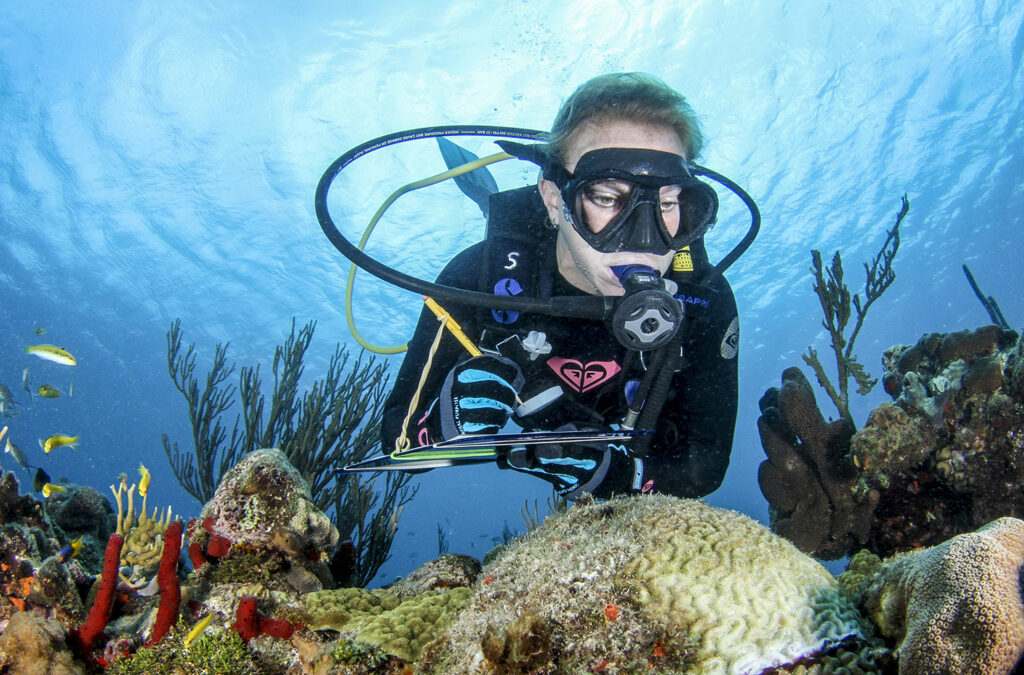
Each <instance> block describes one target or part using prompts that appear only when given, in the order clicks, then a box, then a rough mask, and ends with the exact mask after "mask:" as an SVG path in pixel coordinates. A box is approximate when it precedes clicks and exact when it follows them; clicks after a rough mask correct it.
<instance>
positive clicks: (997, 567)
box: [864, 518, 1024, 675]
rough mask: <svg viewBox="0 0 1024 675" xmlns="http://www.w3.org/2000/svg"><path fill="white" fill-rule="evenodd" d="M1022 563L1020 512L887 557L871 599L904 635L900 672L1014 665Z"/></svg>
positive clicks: (1020, 642)
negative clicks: (1018, 516) (933, 543)
mask: <svg viewBox="0 0 1024 675" xmlns="http://www.w3.org/2000/svg"><path fill="white" fill-rule="evenodd" d="M1022 563H1024V521H1021V520H1018V519H1016V518H1000V519H999V520H995V521H993V522H991V523H989V524H988V525H986V526H984V527H982V528H980V529H979V530H977V531H976V532H972V533H968V534H962V535H959V536H956V537H953V538H952V539H950V540H949V541H946V542H944V543H942V544H940V545H938V546H933V547H932V548H928V549H920V550H917V551H911V552H909V553H905V554H902V555H898V556H894V557H893V558H890V559H889V560H887V561H885V562H884V563H883V567H882V570H881V571H880V573H879V574H878V575H877V576H876V577H875V578H874V579H873V580H872V581H871V582H870V584H869V586H868V588H867V590H866V592H865V597H864V605H865V608H866V609H867V610H868V611H869V612H870V614H871V616H872V618H873V619H874V620H875V622H876V623H877V624H878V626H879V628H880V629H881V630H882V632H883V633H884V634H885V635H887V636H888V637H890V638H895V639H899V640H901V642H900V646H899V657H900V659H899V660H900V675H925V674H927V675H947V674H948V675H953V674H955V673H986V674H988V675H1000V674H1003V673H1009V672H1010V671H1012V670H1013V668H1014V666H1015V665H1016V664H1017V661H1018V660H1019V659H1020V657H1021V652H1022V651H1024V605H1022V603H1021V597H1020V583H1019V576H1020V569H1021V565H1022Z"/></svg>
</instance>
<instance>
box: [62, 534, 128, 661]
mask: <svg viewBox="0 0 1024 675" xmlns="http://www.w3.org/2000/svg"><path fill="white" fill-rule="evenodd" d="M122 546H124V539H123V538H122V537H121V535H119V534H112V535H110V539H108V540H107V550H106V553H104V555H103V574H102V576H101V578H100V587H99V590H98V591H97V592H96V599H95V600H93V603H92V608H91V609H90V610H89V616H88V617H87V618H86V619H85V623H83V624H82V625H81V626H79V627H78V628H75V629H72V631H71V642H72V643H73V644H74V645H75V647H76V648H77V649H78V652H79V654H81V655H82V656H83V657H84V658H85V659H86V660H87V661H89V662H90V663H94V662H95V661H94V659H93V657H92V651H93V649H94V648H95V647H96V641H97V640H98V639H99V638H100V637H102V635H103V629H104V628H106V627H107V622H108V621H110V613H111V611H112V610H113V609H114V593H115V591H116V590H117V574H118V571H119V570H118V568H119V566H120V562H121V547H122Z"/></svg>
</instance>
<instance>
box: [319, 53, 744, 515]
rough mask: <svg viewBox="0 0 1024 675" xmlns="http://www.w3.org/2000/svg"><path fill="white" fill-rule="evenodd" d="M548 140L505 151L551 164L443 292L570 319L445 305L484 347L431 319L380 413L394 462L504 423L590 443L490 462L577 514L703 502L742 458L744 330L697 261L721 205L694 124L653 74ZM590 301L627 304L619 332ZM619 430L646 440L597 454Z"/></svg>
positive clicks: (461, 260)
mask: <svg viewBox="0 0 1024 675" xmlns="http://www.w3.org/2000/svg"><path fill="white" fill-rule="evenodd" d="M545 140H546V141H547V142H546V143H539V144H532V145H528V144H520V143H513V142H508V141H506V142H499V145H501V147H502V148H503V149H504V150H505V151H506V152H508V153H509V154H511V155H513V156H515V157H518V158H520V159H524V160H527V161H530V162H533V163H535V164H538V165H539V166H540V167H541V176H540V178H539V181H538V184H537V185H536V186H529V187H526V188H520V189H516V190H509V191H505V192H497V193H494V194H492V195H491V196H490V204H489V213H488V232H487V237H486V238H485V240H484V241H482V242H480V243H477V244H475V245H473V246H470V247H469V248H467V249H465V250H464V251H462V252H461V253H460V254H458V255H457V256H456V257H455V258H454V259H453V260H452V261H451V262H450V263H449V264H448V265H447V266H446V267H445V268H444V270H443V271H442V272H441V274H440V275H439V276H438V278H437V281H436V283H437V284H439V285H441V286H444V287H449V288H455V289H465V290H471V291H476V292H478V293H479V292H483V293H488V294H492V296H491V297H501V296H509V297H519V298H540V299H544V298H553V297H555V296H558V297H560V298H562V299H563V300H564V299H566V298H568V299H569V300H570V302H568V303H563V305H562V306H563V307H567V308H569V309H567V310H566V311H564V312H562V314H561V315H552V314H545V313H537V312H529V311H518V310H510V309H503V308H494V307H479V306H469V305H463V304H460V303H456V302H449V303H447V304H446V305H445V309H446V310H447V311H448V312H449V313H450V315H451V317H452V318H453V319H454V320H455V321H456V322H457V324H458V325H459V326H461V328H462V332H463V333H465V334H466V335H467V336H469V339H470V340H471V341H472V342H473V343H474V344H475V345H476V346H478V347H479V350H478V351H476V350H474V351H472V352H470V353H477V354H479V355H476V356H470V353H467V349H466V348H465V347H464V346H463V345H462V344H460V343H459V342H458V341H456V340H453V339H450V338H448V339H443V340H435V333H437V324H438V321H437V318H436V317H435V315H434V313H432V312H431V311H429V310H428V309H426V308H424V310H423V314H422V315H421V317H420V319H419V323H418V324H417V327H416V331H415V333H414V335H413V337H412V339H411V340H410V343H409V350H408V354H407V356H406V357H405V360H404V361H403V363H402V366H401V368H400V370H399V372H398V375H397V378H396V380H395V385H394V389H393V390H392V392H391V394H390V396H389V398H388V400H387V403H386V407H385V412H384V418H383V422H382V428H381V433H382V440H383V444H384V447H385V448H391V447H394V446H395V443H396V439H402V442H405V443H406V444H407V445H408V442H409V441H410V440H411V441H412V444H413V445H417V444H418V445H420V446H425V445H429V444H431V443H435V442H438V441H442V440H447V439H452V438H456V437H461V436H464V435H466V434H496V433H497V432H498V431H499V430H501V429H502V428H503V427H505V425H506V423H507V422H509V421H510V420H511V421H512V422H514V423H515V424H516V425H518V426H519V427H521V428H522V429H523V430H524V431H535V430H545V431H560V430H570V431H571V430H591V431H595V432H597V433H595V434H594V438H590V439H588V440H585V441H582V442H562V443H547V444H536V445H525V446H521V447H514V448H512V449H511V450H509V451H507V452H504V453H501V454H499V455H498V456H497V459H496V461H497V464H498V466H499V468H501V469H505V470H512V471H519V472H524V473H527V474H530V475H533V476H536V477H538V478H540V479H543V480H546V481H548V482H549V483H551V484H552V485H553V486H554V488H555V490H556V491H557V492H558V493H559V494H561V495H562V496H564V497H565V498H567V499H569V500H575V499H578V498H579V497H580V496H582V495H583V494H584V493H590V494H592V495H594V496H596V497H609V496H611V495H613V494H616V495H621V494H629V493H638V492H651V491H654V492H662V493H668V494H673V495H677V496H681V497H701V496H704V495H707V494H709V493H711V492H712V491H714V490H715V489H716V488H718V486H719V485H720V484H721V482H722V479H723V477H724V475H725V471H726V468H727V467H728V464H729V454H730V452H731V448H732V440H733V429H734V426H735V422H736V408H737V351H738V340H739V334H738V326H739V324H738V319H737V312H736V302H735V299H734V297H733V293H732V290H731V288H730V287H729V284H728V282H727V281H726V280H725V278H724V277H723V276H722V275H721V273H720V271H721V267H722V266H721V265H719V266H718V267H716V266H714V265H712V264H711V263H709V261H708V258H707V254H706V252H705V249H704V243H703V237H704V235H705V233H706V232H707V231H708V229H709V228H710V227H711V225H712V224H713V223H714V222H715V219H716V214H717V210H718V198H717V195H716V193H715V191H714V190H713V189H712V188H711V187H710V186H709V185H708V184H707V183H705V182H703V181H701V180H698V179H697V178H696V177H695V176H694V171H693V166H694V165H693V164H692V163H693V161H694V159H695V158H696V157H697V156H698V155H699V153H700V150H701V146H702V136H701V131H700V129H699V126H698V123H697V120H696V116H695V114H694V112H693V110H692V109H691V107H690V106H689V104H688V103H687V102H686V99H685V98H684V97H683V96H682V95H680V94H679V93H678V92H676V91H675V90H673V89H672V88H670V87H669V86H668V85H667V84H665V83H664V82H662V81H661V80H659V79H657V78H655V77H652V76H649V75H646V74H640V73H617V74H608V75H602V76H599V77H595V78H593V79H591V80H589V81H588V82H586V83H584V84H583V85H581V86H580V87H579V88H578V89H577V90H576V91H575V92H574V93H573V94H572V95H571V96H570V97H569V98H568V99H567V100H566V101H565V102H564V104H563V105H562V107H561V109H560V110H559V112H558V115H557V117H556V118H555V122H554V125H553V127H552V130H551V132H550V133H549V134H547V136H546V139H545ZM749 205H750V206H751V212H752V214H754V215H755V218H756V207H753V206H752V203H749ZM325 211H326V209H325ZM325 230H326V228H325ZM730 262H731V260H730ZM591 296H598V297H600V298H603V299H605V300H606V301H609V302H610V301H612V300H615V301H616V302H619V303H625V304H628V307H627V309H626V310H624V311H625V312H626V314H625V315H624V316H625V318H622V319H621V320H618V319H617V320H615V321H613V320H611V319H609V318H607V317H598V318H594V317H591V316H586V315H585V314H584V313H583V312H582V311H580V312H579V313H575V312H573V311H572V309H571V308H572V306H573V304H574V303H573V302H571V301H572V300H574V299H577V300H578V301H579V303H578V304H579V305H580V306H581V307H582V306H584V305H587V302H586V299H587V298H588V297H591ZM659 373H661V375H660V376H659ZM659 383H660V384H659ZM654 400H657V403H656V404H655V403H652V401H654ZM641 403H642V404H643V410H642V411H639V420H638V419H637V414H638V410H637V408H638V406H639V404H641ZM620 428H623V429H630V428H632V429H638V430H644V431H645V432H646V435H640V436H638V437H636V438H633V439H629V440H621V439H620V440H615V441H605V440H601V438H600V432H603V431H612V430H615V429H620ZM595 438H596V440H595Z"/></svg>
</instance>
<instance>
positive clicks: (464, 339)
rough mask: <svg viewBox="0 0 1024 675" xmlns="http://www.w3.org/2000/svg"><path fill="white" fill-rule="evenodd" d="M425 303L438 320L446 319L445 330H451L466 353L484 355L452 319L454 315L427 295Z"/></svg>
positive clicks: (424, 299)
mask: <svg viewBox="0 0 1024 675" xmlns="http://www.w3.org/2000/svg"><path fill="white" fill-rule="evenodd" d="M423 302H425V303H426V304H427V307H429V308H430V311H431V312H433V313H434V315H435V316H437V318H438V319H446V321H445V322H444V325H445V328H447V329H448V330H450V331H451V333H452V335H454V336H455V338H456V339H457V340H458V341H459V342H461V343H462V346H463V347H465V348H466V351H468V352H469V354H470V356H480V355H481V354H482V352H481V351H480V349H479V348H478V347H477V346H476V345H475V344H473V341H472V340H470V339H469V336H468V335H466V334H465V333H464V332H462V326H460V325H459V323H458V322H457V321H456V320H455V319H453V318H452V315H451V314H449V313H448V310H446V309H445V308H444V307H442V306H441V305H439V304H437V301H436V300H434V299H433V298H431V297H430V296H427V295H424V296H423Z"/></svg>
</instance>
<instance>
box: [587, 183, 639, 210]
mask: <svg viewBox="0 0 1024 675" xmlns="http://www.w3.org/2000/svg"><path fill="white" fill-rule="evenodd" d="M629 194H630V186H629V184H627V183H624V182H623V181H616V180H602V181H597V182H594V183H591V184H590V185H587V186H586V187H585V188H584V189H583V195H584V196H585V197H586V199H587V201H589V202H590V203H591V204H593V205H594V206H597V207H600V208H602V209H616V210H618V209H621V208H622V207H623V205H624V204H625V203H626V201H627V200H628V199H629Z"/></svg>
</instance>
